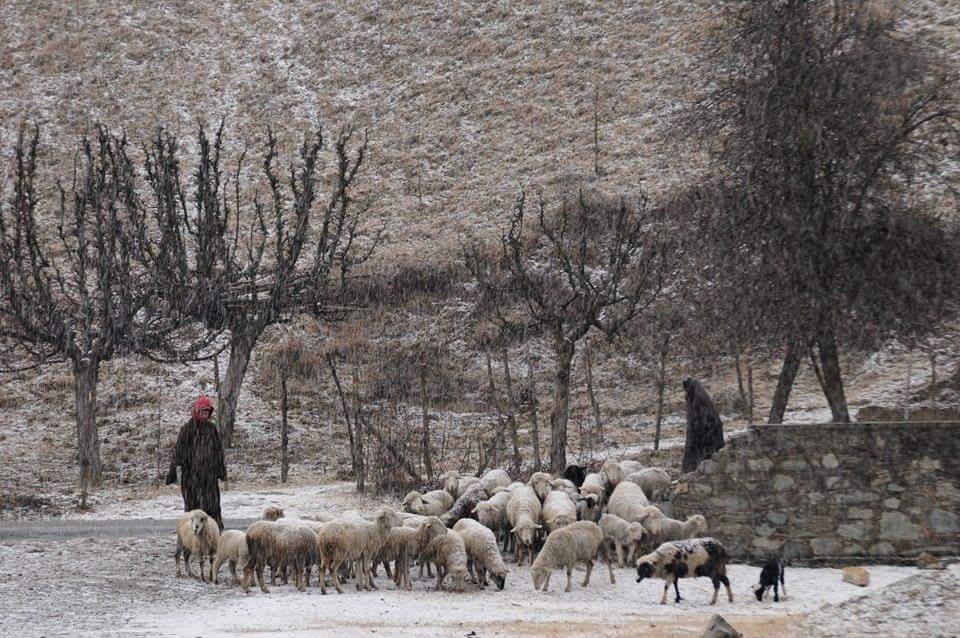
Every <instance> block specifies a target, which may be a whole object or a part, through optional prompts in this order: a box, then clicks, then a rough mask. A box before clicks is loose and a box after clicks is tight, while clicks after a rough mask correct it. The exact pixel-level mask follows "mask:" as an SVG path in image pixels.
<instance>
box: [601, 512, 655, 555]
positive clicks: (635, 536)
mask: <svg viewBox="0 0 960 638" xmlns="http://www.w3.org/2000/svg"><path fill="white" fill-rule="evenodd" d="M600 529H601V530H603V542H604V544H605V545H606V546H607V549H608V550H609V549H610V548H611V547H613V549H615V550H616V552H617V564H618V565H619V566H620V567H623V548H624V547H627V548H629V551H628V552H627V562H630V560H631V559H632V558H633V552H634V550H635V549H636V548H637V547H639V545H640V541H641V540H642V539H643V536H644V534H646V532H647V530H645V529H644V528H643V525H641V524H640V523H628V522H627V521H625V520H623V519H622V518H620V517H619V516H614V515H613V514H604V515H603V516H601V517H600Z"/></svg>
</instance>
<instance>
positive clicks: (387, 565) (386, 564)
mask: <svg viewBox="0 0 960 638" xmlns="http://www.w3.org/2000/svg"><path fill="white" fill-rule="evenodd" d="M395 569H396V565H394V570H395ZM383 571H385V572H387V578H393V571H392V570H391V569H390V561H388V560H385V561H383ZM374 575H376V574H374Z"/></svg>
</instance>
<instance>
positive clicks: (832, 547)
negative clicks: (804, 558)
mask: <svg viewBox="0 0 960 638" xmlns="http://www.w3.org/2000/svg"><path fill="white" fill-rule="evenodd" d="M810 547H811V548H812V549H813V553H814V554H815V555H816V556H838V555H839V554H840V547H841V545H840V541H838V540H837V539H835V538H814V539H811V540H810Z"/></svg>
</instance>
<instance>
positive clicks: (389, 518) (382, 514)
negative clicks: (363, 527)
mask: <svg viewBox="0 0 960 638" xmlns="http://www.w3.org/2000/svg"><path fill="white" fill-rule="evenodd" d="M402 525H403V519H402V518H400V515H399V514H397V513H396V511H394V510H393V509H392V508H389V507H384V508H381V509H380V511H378V512H377V527H379V528H380V529H390V528H391V527H400V526H402Z"/></svg>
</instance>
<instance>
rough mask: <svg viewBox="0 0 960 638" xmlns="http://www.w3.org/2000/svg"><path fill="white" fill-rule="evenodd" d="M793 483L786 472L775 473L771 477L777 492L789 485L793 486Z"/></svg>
mask: <svg viewBox="0 0 960 638" xmlns="http://www.w3.org/2000/svg"><path fill="white" fill-rule="evenodd" d="M793 483H794V481H793V479H792V478H791V477H789V476H787V475H786V474H777V475H776V476H774V477H773V489H774V491H777V492H782V491H783V490H785V489H787V488H789V487H793Z"/></svg>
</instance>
